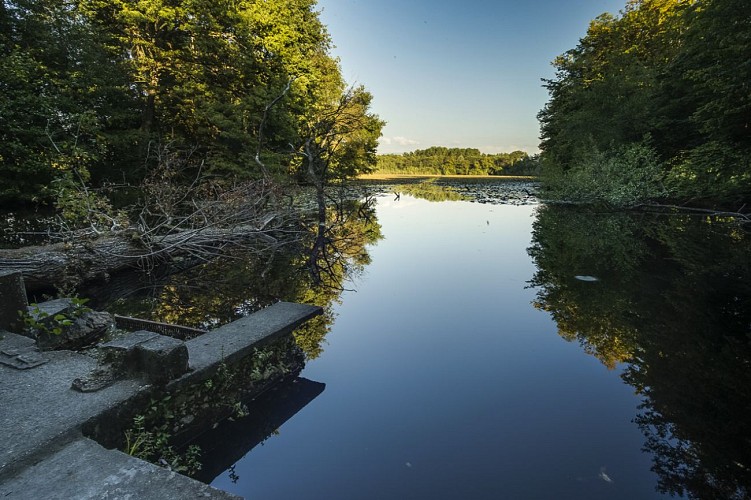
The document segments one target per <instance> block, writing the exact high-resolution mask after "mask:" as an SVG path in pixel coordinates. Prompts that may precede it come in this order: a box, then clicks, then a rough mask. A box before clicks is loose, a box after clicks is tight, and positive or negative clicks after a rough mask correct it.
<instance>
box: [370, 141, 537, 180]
mask: <svg viewBox="0 0 751 500" xmlns="http://www.w3.org/2000/svg"><path fill="white" fill-rule="evenodd" d="M376 168H377V171H378V172H381V173H386V174H423V175H425V174H430V175H536V174H537V173H538V165H537V158H536V157H530V156H529V155H528V154H527V153H525V152H524V151H514V152H512V153H499V154H483V153H481V152H480V150H479V149H473V148H464V149H462V148H444V147H432V148H428V149H424V150H420V149H418V150H417V151H412V152H410V153H403V154H400V155H398V154H388V155H379V156H378V164H377V167H376Z"/></svg>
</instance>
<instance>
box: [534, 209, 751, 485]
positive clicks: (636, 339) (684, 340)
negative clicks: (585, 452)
mask: <svg viewBox="0 0 751 500" xmlns="http://www.w3.org/2000/svg"><path fill="white" fill-rule="evenodd" d="M749 236H750V235H749V234H748V233H746V232H745V231H744V230H743V229H742V228H741V227H739V226H738V225H737V224H736V223H734V222H733V221H732V220H728V219H724V218H720V217H696V216H688V215H682V214H654V213H628V214H623V213H594V212H591V211H583V210H580V209H572V208H564V207H552V206H544V207H541V208H540V210H539V217H538V219H537V221H536V223H535V225H534V233H533V242H532V247H531V248H530V249H529V253H530V255H531V256H532V257H533V259H534V260H535V263H536V264H537V267H538V271H537V272H536V274H535V276H534V278H533V281H532V285H533V286H536V287H539V291H538V294H537V300H536V303H535V306H536V307H538V308H540V309H543V310H545V311H548V312H550V314H551V315H552V316H553V318H554V319H555V320H556V322H557V324H558V328H559V334H560V335H561V336H562V337H563V338H565V339H566V340H569V341H573V340H576V341H578V342H579V343H580V344H581V346H582V347H583V348H584V350H585V351H586V352H588V353H590V354H592V355H594V356H596V357H597V358H598V359H600V360H601V361H602V362H603V364H605V365H606V366H607V367H608V368H610V369H613V368H615V367H616V366H617V365H618V364H621V363H622V364H623V367H624V371H623V374H622V378H623V379H624V380H625V381H626V382H627V383H628V384H630V385H632V386H633V387H634V388H635V389H636V390H637V392H638V393H639V394H641V395H642V396H643V398H644V399H643V403H642V405H641V406H640V410H641V411H640V413H639V415H638V416H637V417H636V418H635V420H634V421H635V423H636V424H637V425H638V426H639V428H640V429H641V430H642V432H643V433H644V435H645V437H646V442H645V445H644V450H645V451H648V452H650V453H652V454H653V470H654V471H655V472H656V473H657V474H658V485H657V489H658V490H659V491H660V492H662V493H669V494H673V495H687V496H689V497H696V498H723V499H728V498H748V497H749V496H751V470H750V469H749V467H751V419H750V418H749V415H751V344H750V343H751V237H749ZM576 275H588V276H594V277H597V278H599V280H598V281H589V282H585V281H580V280H577V279H576V278H575V276H576Z"/></svg>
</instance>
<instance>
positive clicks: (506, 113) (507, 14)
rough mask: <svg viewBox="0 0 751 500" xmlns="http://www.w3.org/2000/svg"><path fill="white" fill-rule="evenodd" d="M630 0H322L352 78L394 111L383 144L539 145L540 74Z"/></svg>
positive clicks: (392, 148) (396, 147)
mask: <svg viewBox="0 0 751 500" xmlns="http://www.w3.org/2000/svg"><path fill="white" fill-rule="evenodd" d="M625 3H626V0H516V1H510V0H496V1H490V0H464V1H454V2H448V1H441V0H434V1H426V0H400V1H397V0H318V8H319V10H322V13H321V20H322V21H323V23H324V24H326V26H327V27H328V30H329V33H330V34H331V37H332V39H333V42H334V45H336V48H335V49H334V51H333V53H334V55H335V56H338V57H339V58H340V59H341V66H342V70H343V73H344V76H345V78H346V79H347V81H348V82H349V83H357V84H363V85H365V87H366V88H367V89H368V90H369V91H370V92H371V93H372V94H373V96H374V101H373V111H374V112H375V113H377V114H378V115H380V117H381V118H382V119H384V120H386V121H387V125H386V127H385V128H384V130H383V135H384V137H382V138H381V141H380V147H379V152H380V153H395V152H396V153H399V152H404V151H412V150H415V149H425V148H428V147H430V146H447V147H474V148H479V149H480V150H482V151H483V152H485V153H497V152H508V151H513V150H517V149H521V150H524V151H527V152H530V153H535V152H537V151H538V145H539V125H538V123H537V118H536V115H537V112H538V111H539V110H540V109H541V108H542V106H543V105H544V104H545V102H546V100H547V92H546V90H545V89H544V88H542V86H541V83H542V82H541V81H540V79H541V78H551V77H552V76H553V73H554V70H553V67H552V66H551V64H550V62H551V61H552V60H553V58H555V57H556V56H557V55H559V54H561V53H563V52H565V51H566V50H568V49H570V48H573V47H575V46H576V44H577V43H578V41H579V39H580V38H581V37H582V36H584V34H585V33H586V30H587V26H588V25H589V21H590V20H592V19H594V18H595V17H596V16H597V15H599V14H601V13H603V12H611V13H613V14H616V13H618V11H619V10H620V9H622V8H623V7H624V5H625Z"/></svg>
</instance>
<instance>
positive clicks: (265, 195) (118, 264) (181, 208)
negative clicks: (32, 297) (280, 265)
mask: <svg viewBox="0 0 751 500" xmlns="http://www.w3.org/2000/svg"><path fill="white" fill-rule="evenodd" d="M162 165H163V167H162V168H160V169H159V170H157V171H155V172H154V173H153V174H152V175H151V176H150V177H149V178H148V179H147V180H146V182H144V184H143V185H142V186H140V187H139V191H140V193H141V196H140V200H141V201H140V202H139V203H138V204H136V205H134V206H131V207H128V208H127V209H124V210H118V211H115V210H113V209H112V208H111V206H110V205H109V204H108V203H106V202H103V201H102V198H101V197H98V196H97V195H96V194H95V193H92V192H91V191H89V190H86V189H85V187H83V188H81V189H80V190H78V191H75V192H73V193H72V196H73V197H74V198H75V202H74V203H71V204H70V205H74V206H77V207H79V208H80V209H81V210H79V213H80V214H82V216H80V217H79V218H78V220H75V221H73V222H71V220H70V218H67V219H66V218H64V217H61V218H60V219H59V220H58V223H57V225H56V227H55V228H51V229H50V230H49V232H48V236H49V239H50V243H49V244H46V245H38V246H30V247H24V248H17V249H0V269H3V270H5V271H17V272H21V273H23V276H24V279H25V282H26V285H27V289H28V290H29V291H35V290H42V289H51V288H57V289H65V290H70V289H72V288H75V287H77V286H78V285H80V284H82V283H86V282H90V281H92V280H97V281H102V280H104V281H107V280H108V279H109V277H110V276H111V275H112V274H114V273H117V272H119V271H123V270H125V269H140V270H143V271H146V272H147V273H148V272H151V271H152V270H154V269H155V268H157V267H164V266H163V265H164V264H170V265H173V264H177V265H176V266H175V267H180V265H179V264H180V263H181V262H182V263H184V262H191V263H193V264H195V263H200V262H205V261H208V260H210V259H213V258H215V257H217V256H220V255H228V254H231V251H232V250H233V249H236V248H238V247H242V248H243V249H244V250H246V251H247V250H248V249H251V250H255V251H258V252H273V251H275V250H276V249H277V248H278V247H279V246H281V245H285V244H288V243H290V242H292V241H297V239H298V238H299V237H300V232H301V231H302V228H301V227H300V223H299V220H300V218H299V216H298V215H297V213H296V212H295V210H294V209H293V208H292V206H291V204H290V203H289V202H287V203H285V202H284V200H285V198H288V196H286V195H284V194H283V193H282V192H281V190H280V188H279V187H278V186H276V185H275V184H273V183H271V182H269V181H267V180H260V181H255V182H245V183H242V184H238V185H235V186H231V187H227V186H225V185H218V184H215V183H213V182H212V181H210V180H206V179H204V178H202V176H201V173H200V168H199V169H198V173H197V174H196V176H195V180H194V182H193V183H192V184H190V185H187V186H186V185H185V183H184V182H183V180H182V178H180V176H179V175H178V174H179V169H177V168H175V164H171V162H169V161H165V162H163V163H162Z"/></svg>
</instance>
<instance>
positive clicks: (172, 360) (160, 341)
mask: <svg viewBox="0 0 751 500" xmlns="http://www.w3.org/2000/svg"><path fill="white" fill-rule="evenodd" d="M100 348H101V349H102V351H103V352H104V353H105V360H107V361H109V362H111V363H113V364H115V365H116V366H117V367H118V369H120V370H121V371H124V372H126V373H129V374H131V375H135V376H140V377H144V378H145V379H146V380H148V381H149V382H151V383H156V384H164V383H167V382H169V381H170V380H172V379H174V378H177V377H179V376H181V375H183V374H184V373H186V372H187V371H188V349H187V347H186V346H185V342H183V341H182V340H178V339H174V338H172V337H165V336H164V335H159V334H158V333H153V332H149V331H145V330H141V331H138V332H133V333H130V334H128V335H126V336H124V337H122V338H120V339H117V340H113V341H111V342H107V343H106V344H102V345H101V346H100Z"/></svg>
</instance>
